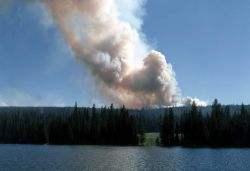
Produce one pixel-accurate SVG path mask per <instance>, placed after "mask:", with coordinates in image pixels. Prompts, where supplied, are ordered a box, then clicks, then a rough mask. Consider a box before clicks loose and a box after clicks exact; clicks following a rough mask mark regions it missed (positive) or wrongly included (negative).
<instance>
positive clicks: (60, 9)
mask: <svg viewBox="0 0 250 171" xmlns="http://www.w3.org/2000/svg"><path fill="white" fill-rule="evenodd" d="M43 2H44V3H45V6H46V7H47V8H48V11H49V13H50V14H51V16H52V17H53V19H54V20H55V22H56V23H57V25H58V26H59V28H60V30H61V32H62V33H63V35H64V38H65V40H66V42H67V43H68V45H69V46H70V48H71V49H72V51H73V53H74V55H75V56H76V57H77V58H78V59H79V60H80V61H82V62H83V63H84V64H85V65H86V66H87V67H88V68H89V70H90V71H91V73H92V74H93V75H94V76H95V78H96V82H97V85H98V86H99V88H100V90H101V92H102V93H103V94H104V95H105V96H106V97H107V98H108V99H109V100H110V101H112V102H115V103H116V104H125V105H126V106H128V107H135V108H138V107H143V106H155V105H156V106H171V105H178V104H187V103H190V102H192V101H193V100H192V99H190V98H185V99H181V98H180V91H179V88H178V86H177V82H176V80H175V73H174V71H173V69H172V66H171V64H169V63H167V62H166V59H165V56H164V55H163V54H161V53H160V52H157V51H149V48H148V47H149V46H148V45H147V44H146V43H145V40H144V39H143V38H142V37H143V35H142V34H141V32H140V26H141V23H142V22H141V20H140V18H139V17H140V14H136V12H138V11H140V12H142V9H141V5H142V3H143V2H142V1H135V0H60V1H59V0H44V1H43ZM195 101H196V102H198V100H197V99H195Z"/></svg>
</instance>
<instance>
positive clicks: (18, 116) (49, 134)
mask: <svg viewBox="0 0 250 171" xmlns="http://www.w3.org/2000/svg"><path fill="white" fill-rule="evenodd" d="M143 122H144V119H143V117H142V116H140V115H133V116H131V115H129V113H128V110H127V109H126V108H125V107H124V106H123V107H121V108H119V109H115V108H114V107H113V105H111V106H110V107H109V108H106V107H103V108H101V109H98V110H97V109H96V108H95V106H93V107H92V108H78V107H77V105H75V108H74V109H73V111H72V112H70V113H68V112H65V113H39V112H36V111H32V110H31V111H29V112H28V111H26V112H24V113H19V112H18V111H16V112H14V113H8V114H1V115H0V143H21V144H46V143H48V144H100V145H101V144H105V145H138V144H139V143H143V141H144V126H143Z"/></svg>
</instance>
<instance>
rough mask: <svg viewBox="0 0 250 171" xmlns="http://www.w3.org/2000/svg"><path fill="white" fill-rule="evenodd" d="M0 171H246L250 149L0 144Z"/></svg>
mask: <svg viewBox="0 0 250 171" xmlns="http://www.w3.org/2000/svg"><path fill="white" fill-rule="evenodd" d="M0 154H1V158H0V170H1V171H5V170H11V171H22V170H25V171H26V170H30V171H33V170H38V171H39V170H41V171H42V170H51V171H54V170H55V171H57V170H60V171H61V170H66V171H74V170H105V171H106V170H125V171H127V170H145V171H147V170H150V171H151V170H166V171H168V170H171V171H172V170H207V171H216V170H218V171H219V170H249V168H250V149H209V148H200V149H189V148H179V147H177V148H161V147H112V146H48V145H43V146H32V145H0Z"/></svg>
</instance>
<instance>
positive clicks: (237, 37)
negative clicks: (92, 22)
mask: <svg viewBox="0 0 250 171" xmlns="http://www.w3.org/2000/svg"><path fill="white" fill-rule="evenodd" d="M41 15H42V9H41V7H40V6H38V5H31V4H30V5H23V4H17V5H15V6H13V7H12V8H10V9H8V10H4V11H1V13H0V105H25V106H26V105H42V106H46V105H73V104H74V101H75V100H77V101H78V103H79V104H80V105H91V104H93V103H97V104H102V103H104V102H105V101H104V100H103V99H100V97H99V96H98V94H97V93H96V91H95V89H94V88H93V87H92V82H91V81H90V79H89V76H88V74H87V71H86V69H85V68H84V67H82V66H81V65H80V64H79V63H78V62H77V61H76V59H75V58H74V57H73V56H72V53H71V52H70V50H69V49H68V48H67V45H66V44H65V42H64V41H63V38H62V37H61V34H60V33H58V31H57V28H56V27H55V26H54V25H53V24H51V23H50V21H47V20H46V18H47V17H46V16H41ZM142 31H143V32H144V34H145V35H146V36H147V40H148V42H149V43H150V44H152V45H153V46H154V47H155V48H156V50H158V51H161V52H162V53H164V54H165V55H166V56H167V61H168V62H170V63H171V64H172V65H173V68H174V70H175V73H176V79H177V81H178V84H179V87H180V88H181V92H182V95H183V96H191V97H198V98H200V99H202V100H205V101H208V102H212V101H213V99H214V98H218V99H219V100H220V101H221V102H222V103H225V104H234V103H241V102H244V103H246V104H248V103H249V102H250V91H249V85H250V77H249V76H248V75H249V74H250V67H249V65H250V57H249V55H250V1H247V0H239V1H237V2H236V1H233V0H221V1H218V0H209V1H208V0H189V1H184V0H165V1H162V0H153V1H148V2H147V4H146V15H145V16H144V24H143V27H142ZM93 95H94V97H93Z"/></svg>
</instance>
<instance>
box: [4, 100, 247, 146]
mask: <svg viewBox="0 0 250 171" xmlns="http://www.w3.org/2000/svg"><path fill="white" fill-rule="evenodd" d="M145 132H160V137H159V139H157V144H159V145H162V146H189V147H201V146H211V147H250V108H249V106H247V105H244V104H242V105H240V106H238V105H237V106H236V105H235V106H232V105H231V106H225V105H221V104H220V103H219V102H218V100H215V101H214V103H213V105H212V106H208V107H197V106H196V104H195V103H194V104H193V105H192V106H188V107H169V108H161V109H140V110H139V109H138V110H136V109H126V108H125V106H122V107H120V108H114V106H113V105H110V106H109V107H106V106H105V107H101V108H96V107H95V105H93V107H91V108H89V107H78V106H77V104H75V106H74V107H58V108H57V107H1V108H0V143H20V144H72V145H73V144H76V145H86V144H93V145H143V144H144V141H145V134H144V133H145Z"/></svg>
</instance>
